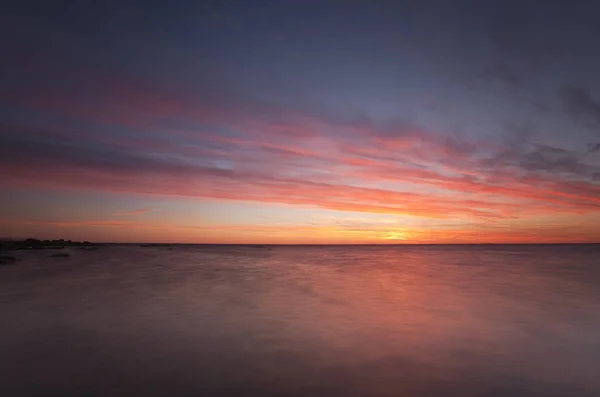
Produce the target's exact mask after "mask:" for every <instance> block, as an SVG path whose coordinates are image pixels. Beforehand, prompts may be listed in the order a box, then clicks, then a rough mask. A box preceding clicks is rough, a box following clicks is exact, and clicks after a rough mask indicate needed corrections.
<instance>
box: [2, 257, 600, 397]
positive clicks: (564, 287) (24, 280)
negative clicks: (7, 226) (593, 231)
mask: <svg viewBox="0 0 600 397" xmlns="http://www.w3.org/2000/svg"><path fill="white" fill-rule="evenodd" d="M68 251H70V252H71V257H70V258H49V255H50V253H51V252H45V251H38V252H19V253H18V254H17V256H18V257H20V261H19V263H18V265H16V266H4V267H1V268H0V315H1V318H2V322H1V323H0V394H1V395H2V396H5V397H12V396H205V395H206V396H213V395H214V396H220V395H224V396H227V395H232V396H233V395H245V396H279V395H282V396H321V395H322V396H463V397H469V396H511V397H514V396H526V397H529V396H544V397H552V396H586V397H587V396H590V397H591V396H594V397H597V396H600V247H598V246H445V247H444V246H421V247H418V246H417V247H409V246H406V247H390V246H388V247H274V248H273V249H272V250H271V251H269V250H268V249H261V248H256V247H199V246H196V247H175V248H173V249H172V250H167V249H165V248H156V247H154V248H138V247H127V246H113V247H108V248H104V249H100V250H98V251H89V252H88V251H81V250H76V249H68Z"/></svg>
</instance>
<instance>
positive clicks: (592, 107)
mask: <svg viewBox="0 0 600 397" xmlns="http://www.w3.org/2000/svg"><path fill="white" fill-rule="evenodd" d="M559 98H560V99H561V101H562V103H563V105H564V107H565V109H566V111H567V112H569V113H570V114H571V115H572V116H573V117H577V118H579V117H583V118H585V119H591V120H593V121H594V122H595V123H596V124H597V125H599V126H600V102H598V100H595V99H593V98H592V96H591V94H590V92H589V90H588V89H587V88H583V87H576V86H570V85H565V86H563V87H562V88H561V89H560V90H559Z"/></svg>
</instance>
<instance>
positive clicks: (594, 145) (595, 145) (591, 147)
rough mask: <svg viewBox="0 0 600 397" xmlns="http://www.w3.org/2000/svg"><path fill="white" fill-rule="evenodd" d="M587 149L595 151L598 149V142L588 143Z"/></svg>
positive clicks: (599, 147) (599, 146) (599, 144)
mask: <svg viewBox="0 0 600 397" xmlns="http://www.w3.org/2000/svg"><path fill="white" fill-rule="evenodd" d="M587 150H588V152H590V153H595V152H598V151H600V143H588V144H587Z"/></svg>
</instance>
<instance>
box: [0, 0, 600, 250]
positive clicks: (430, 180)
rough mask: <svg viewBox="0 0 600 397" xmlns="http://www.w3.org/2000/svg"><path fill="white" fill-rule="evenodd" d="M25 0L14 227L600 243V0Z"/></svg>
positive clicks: (209, 237) (199, 238)
mask: <svg viewBox="0 0 600 397" xmlns="http://www.w3.org/2000/svg"><path fill="white" fill-rule="evenodd" d="M12 3H13V4H12V5H10V6H7V7H4V8H3V11H2V14H1V15H0V46H1V48H2V55H1V57H0V188H1V194H0V237H15V238H20V237H37V238H43V239H47V238H65V239H73V240H90V241H102V242H183V243H260V244H263V243H264V244H271V243H293V244H297V243H471V242H472V243H482V242H489V243H505V242H600V49H599V48H600V47H599V46H600V44H599V43H600V24H598V15H599V13H600V6H598V5H594V4H593V3H594V2H591V1H586V2H584V1H571V2H567V1H558V2H552V1H548V2H535V1H529V2H527V1H521V2H516V1H497V2H483V1H453V0H448V1H427V0H423V1H385V0H382V1H343V0H337V1H334V0H331V1H327V0H323V1H254V0H253V1H225V0H224V1H194V2H191V1H172V2H166V1H165V2H157V1H139V2H133V1H122V2H121V1H119V2H109V1H103V2H100V1H97V2H92V1H78V2H76V1H70V2H68V1H44V2H32V1H19V2H16V1H15V2H12ZM100 3H101V4H100ZM110 4H112V6H111V5H110ZM491 4H496V6H495V7H491V6H490V5H491ZM536 4H538V6H536ZM542 4H543V7H541V6H540V5H542Z"/></svg>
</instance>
